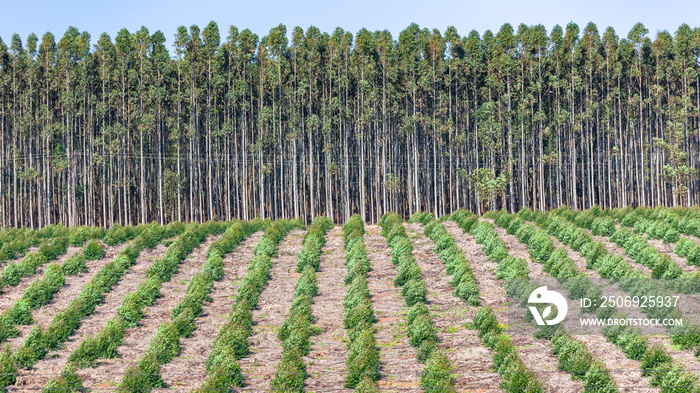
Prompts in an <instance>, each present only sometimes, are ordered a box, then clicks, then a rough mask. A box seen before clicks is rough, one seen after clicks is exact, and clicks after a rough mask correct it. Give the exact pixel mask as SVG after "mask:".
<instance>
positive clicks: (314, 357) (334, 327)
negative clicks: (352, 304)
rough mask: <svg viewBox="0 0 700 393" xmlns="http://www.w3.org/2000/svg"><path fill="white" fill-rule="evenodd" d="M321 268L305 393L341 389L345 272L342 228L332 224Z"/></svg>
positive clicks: (343, 356)
mask: <svg viewBox="0 0 700 393" xmlns="http://www.w3.org/2000/svg"><path fill="white" fill-rule="evenodd" d="M320 263H321V268H320V270H319V272H318V273H316V278H317V280H318V295H317V296H316V297H315V298H314V304H313V305H312V306H311V311H312V313H313V315H314V317H315V318H316V322H315V325H316V326H317V327H319V328H320V329H321V333H320V334H319V335H317V336H315V337H313V338H312V339H311V345H312V346H311V352H310V353H309V356H307V357H306V358H305V359H304V360H305V361H306V371H307V372H308V374H309V377H308V378H307V379H306V381H305V382H304V390H305V391H308V392H326V391H330V390H333V391H345V392H351V391H352V389H345V388H343V378H344V377H345V374H346V370H347V367H346V364H345V363H346V361H347V357H348V351H347V347H346V345H347V340H348V339H347V334H346V332H345V329H344V327H343V314H344V309H343V298H344V297H345V293H346V291H347V287H346V286H345V285H343V279H344V277H345V275H346V274H347V268H346V267H345V252H344V243H343V229H342V227H339V226H338V227H335V228H333V229H332V230H330V231H329V232H328V233H327V234H326V244H325V246H324V247H323V248H322V249H321V257H320Z"/></svg>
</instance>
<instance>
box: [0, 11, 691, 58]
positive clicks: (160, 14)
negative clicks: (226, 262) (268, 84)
mask: <svg viewBox="0 0 700 393" xmlns="http://www.w3.org/2000/svg"><path fill="white" fill-rule="evenodd" d="M0 15H1V16H0V20H2V22H1V23H0V37H2V39H3V41H5V42H6V43H8V42H9V41H10V37H11V35H12V34H13V33H18V34H20V36H21V37H22V41H23V42H26V37H27V36H28V35H29V33H32V32H34V33H36V34H37V36H39V38H41V36H42V35H43V34H44V33H45V32H46V31H51V32H52V33H53V34H54V35H55V36H56V37H57V40H58V39H60V37H62V36H63V33H64V32H65V31H66V29H67V28H68V26H71V25H72V26H75V27H77V28H78V29H80V30H81V31H84V30H86V31H88V32H89V33H90V34H91V35H92V40H91V43H92V44H94V43H95V42H96V41H97V38H98V37H99V36H100V34H101V33H102V32H107V33H109V34H110V35H111V36H112V38H114V37H115V35H116V33H117V32H118V31H119V30H120V29H121V28H122V27H126V28H127V29H128V30H129V31H131V32H134V31H136V30H137V29H139V28H140V27H141V26H142V25H144V26H146V27H147V28H148V29H149V31H150V32H151V33H153V32H155V31H156V30H161V31H163V33H164V34H165V37H166V38H167V40H168V42H167V45H168V47H170V46H171V45H172V41H173V34H174V33H175V30H176V28H177V27H178V26H180V25H185V26H188V27H189V26H190V25H192V24H197V25H199V26H200V27H201V28H204V27H205V26H206V25H207V23H209V21H211V20H214V21H216V22H217V23H218V25H219V29H220V31H221V36H222V40H223V39H225V37H226V35H227V34H228V29H229V26H230V25H235V26H237V27H238V28H239V29H243V28H249V29H251V30H252V31H253V32H254V33H256V34H258V35H259V36H263V35H265V34H267V32H268V31H269V30H270V28H271V27H273V26H276V25H277V24H279V23H284V24H286V25H287V30H288V31H291V28H292V27H294V26H301V27H302V28H303V29H304V30H306V28H308V27H309V26H310V25H315V26H317V27H318V28H319V29H321V30H322V31H325V32H329V33H330V32H332V31H333V30H334V29H335V27H342V28H343V29H345V30H348V31H350V32H352V33H356V32H357V31H358V30H359V29H360V28H362V27H365V28H367V29H369V30H384V29H387V30H389V31H390V32H391V33H392V34H393V36H394V38H397V37H398V34H399V32H400V31H401V30H403V29H404V28H405V27H406V26H408V25H409V24H410V23H411V22H416V23H418V24H419V25H420V26H421V27H428V28H438V29H439V30H440V31H442V32H444V31H445V28H446V27H447V26H450V25H453V26H455V27H456V28H457V30H458V32H459V34H460V35H466V34H468V33H469V31H471V30H472V29H475V30H477V31H478V32H479V33H480V34H483V32H484V31H486V30H487V29H490V30H492V31H494V32H495V31H498V29H499V28H500V26H501V25H502V24H503V23H506V22H509V23H511V24H512V25H513V27H514V28H516V29H517V25H519V24H520V23H525V24H528V25H532V24H538V23H541V24H543V25H544V26H545V27H546V28H547V31H548V32H549V31H550V30H551V29H552V27H553V26H554V25H555V24H559V25H561V26H562V27H564V26H565V25H566V24H567V23H569V22H570V21H573V22H576V23H578V24H579V27H580V28H581V30H583V27H585V25H586V24H587V23H588V22H589V21H592V22H594V23H596V24H597V25H598V30H599V31H600V32H601V33H602V32H603V31H604V30H605V28H606V27H607V26H612V27H613V28H615V30H616V32H617V34H618V36H621V37H625V36H627V33H628V31H629V30H630V28H631V27H632V26H633V25H634V24H635V23H636V22H642V23H644V24H645V26H646V27H647V28H648V29H649V32H650V33H649V35H650V36H651V38H652V39H653V38H654V37H655V36H656V32H657V31H660V30H668V31H669V32H671V33H674V32H675V31H676V29H677V28H678V26H679V25H680V24H681V23H687V24H689V25H690V26H691V27H696V26H698V25H699V24H700V20H699V18H698V15H700V1H698V0H694V1H693V0H676V1H664V2H662V1H651V0H634V1H631V0H625V1H615V0H589V1H584V0H581V1H561V0H560V1H553V0H536V1H516V0H507V1H495V0H481V1H455V0H426V1H398V0H391V1H380V0H345V1H337V0H326V1H322V0H313V1H292V0H289V1H280V0H275V1H261V2H255V1H251V0H249V1H238V0H236V1H223V0H196V1H185V0H173V1H164V0H121V1H96V0H93V1H84V0H68V1H57V0H53V1H31V0H25V1H21V0H0Z"/></svg>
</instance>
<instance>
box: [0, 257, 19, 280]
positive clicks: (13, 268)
mask: <svg viewBox="0 0 700 393" xmlns="http://www.w3.org/2000/svg"><path fill="white" fill-rule="evenodd" d="M22 276H24V271H23V270H22V269H21V268H20V267H19V266H17V264H15V263H14V262H12V261H10V262H8V263H7V265H5V268H4V269H3V270H2V273H0V279H2V282H3V284H4V285H10V286H15V285H17V284H19V281H20V279H21V278H22Z"/></svg>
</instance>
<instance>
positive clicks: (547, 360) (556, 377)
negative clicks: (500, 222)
mask: <svg viewBox="0 0 700 393" xmlns="http://www.w3.org/2000/svg"><path fill="white" fill-rule="evenodd" d="M445 226H446V227H447V229H448V231H449V232H450V233H451V234H452V236H453V237H454V238H455V243H456V244H457V246H459V247H460V248H461V249H462V252H464V256H465V257H466V258H467V260H468V261H469V262H470V265H471V266H472V269H473V270H474V274H475V275H476V277H477V281H478V287H479V292H480V293H481V297H482V298H484V299H485V300H486V302H484V305H489V304H490V303H491V304H494V303H495V305H496V306H500V309H499V310H498V311H496V310H494V311H496V315H497V316H498V318H499V321H501V323H507V318H506V315H505V314H506V313H507V304H506V303H505V302H506V301H507V300H506V299H507V296H506V291H505V288H504V287H503V284H504V283H503V282H502V281H501V280H496V264H494V263H492V262H490V261H489V262H490V263H491V265H490V266H489V267H488V268H486V269H484V268H483V267H481V266H482V265H483V261H485V260H488V257H487V256H486V255H485V254H484V252H483V250H482V246H481V245H480V244H477V243H476V240H475V239H474V236H472V235H469V234H466V233H463V231H462V229H461V228H459V226H457V224H456V223H454V222H450V221H448V222H445ZM509 252H510V250H509ZM511 255H512V254H511ZM513 256H515V255H513ZM482 288H484V290H485V291H487V292H483V291H482ZM489 297H495V299H498V300H497V301H496V302H493V301H491V302H489V301H488V299H489ZM511 339H512V342H513V345H515V347H516V349H517V351H518V355H519V357H520V359H521V360H522V361H523V363H524V364H525V365H526V367H528V369H529V370H530V371H532V372H533V373H535V375H536V376H537V379H538V380H539V381H540V382H542V384H543V385H544V386H545V388H546V390H547V391H548V392H552V393H554V392H580V391H581V390H582V389H583V385H582V384H581V381H578V380H573V379H572V378H571V375H570V374H568V373H565V372H563V371H558V365H559V361H558V359H557V358H556V357H555V356H554V355H553V354H552V346H551V343H550V342H549V341H546V340H537V339H535V338H534V337H532V336H527V335H513V336H512V337H511Z"/></svg>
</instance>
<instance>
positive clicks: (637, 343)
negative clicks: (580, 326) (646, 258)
mask: <svg viewBox="0 0 700 393" xmlns="http://www.w3.org/2000/svg"><path fill="white" fill-rule="evenodd" d="M490 216H491V217H493V218H494V219H495V222H496V223H497V225H499V226H501V227H503V228H506V229H507V231H508V233H509V234H513V235H516V236H517V237H518V239H519V240H520V241H521V242H522V243H525V244H527V245H528V249H529V252H530V254H531V255H532V257H533V260H535V261H537V262H539V263H542V264H543V267H544V270H545V272H547V273H548V274H549V275H550V276H552V277H554V278H556V279H557V280H558V281H559V282H560V283H561V285H562V287H563V288H564V290H565V291H566V292H567V293H568V295H569V297H570V298H571V299H577V298H581V297H588V298H596V297H599V296H600V295H601V294H602V290H601V288H599V287H597V286H595V285H593V283H592V282H591V281H590V278H589V277H588V275H586V274H585V273H584V272H581V271H579V270H578V267H577V266H576V265H575V263H574V262H573V261H572V260H571V259H570V258H569V257H568V254H567V251H566V249H564V248H560V249H557V250H555V247H554V244H553V242H552V240H551V238H550V235H552V236H555V237H556V238H557V239H559V240H560V241H561V242H562V243H564V244H566V245H569V246H570V247H571V248H572V249H573V250H574V251H577V252H579V253H580V254H581V256H583V257H584V258H585V259H586V261H587V266H586V267H587V268H588V269H591V270H595V271H597V272H598V273H599V274H600V276H601V277H602V278H604V279H608V280H610V281H611V282H613V283H614V282H618V283H619V285H620V289H621V290H623V291H625V292H628V293H629V294H630V295H632V296H642V295H649V296H655V295H663V294H664V293H663V292H662V290H660V289H658V287H657V285H656V284H654V283H653V282H651V281H649V280H645V279H640V278H645V276H644V275H643V274H642V273H641V272H640V271H639V270H637V269H635V268H634V267H632V266H630V265H629V264H628V263H627V262H626V261H624V260H623V259H622V258H621V257H620V256H618V255H613V254H611V253H609V252H608V251H607V250H606V249H605V247H604V246H603V244H602V243H600V242H597V241H595V240H593V239H592V238H591V236H590V235H589V234H588V232H587V231H585V230H583V229H582V228H578V227H576V226H575V225H574V224H573V223H571V222H568V221H565V220H562V219H561V218H560V217H557V216H549V215H547V214H544V213H541V212H532V211H528V210H522V211H521V212H519V213H518V214H517V215H516V216H513V215H510V214H507V213H504V212H497V213H491V214H490ZM526 221H535V222H537V223H538V224H539V225H540V226H541V227H543V228H545V229H544V230H542V229H539V230H538V229H537V228H536V227H535V226H534V225H532V224H530V223H527V222H526ZM642 311H643V312H645V313H646V314H647V316H648V317H649V318H679V317H682V315H681V314H680V312H679V311H678V310H674V309H673V308H671V307H654V308H643V309H642ZM582 312H585V313H591V314H595V315H596V316H597V317H598V318H602V319H606V318H611V317H613V318H626V317H627V316H626V315H624V314H622V313H620V312H619V311H617V310H616V309H615V308H614V307H600V305H599V304H593V305H592V306H591V307H589V308H583V309H582ZM602 333H603V335H604V336H605V337H606V339H607V340H608V341H610V342H612V343H613V344H615V345H616V346H617V347H618V348H619V349H620V350H621V351H622V352H623V353H624V354H625V356H626V357H628V358H629V359H631V360H635V361H639V362H640V363H639V365H640V369H641V372H642V375H643V376H647V377H651V380H650V382H651V384H652V385H654V386H658V387H660V388H661V391H662V392H694V391H697V390H698V388H699V387H700V384H699V383H698V379H697V377H696V376H695V375H694V374H692V373H689V372H687V371H684V369H683V366H682V365H680V364H677V363H675V362H674V361H673V358H672V357H671V355H670V354H669V353H668V352H667V351H666V350H665V349H664V347H663V346H662V345H660V344H656V345H650V344H649V342H648V340H647V337H645V336H643V335H641V333H640V331H639V330H638V329H636V328H634V327H631V326H605V327H604V328H603V329H602ZM671 333H672V334H671V339H672V341H673V342H674V343H676V344H678V345H681V346H684V347H689V346H692V345H694V344H693V342H694V341H695V338H694V337H693V335H689V334H685V332H675V333H673V331H672V332H671ZM547 334H549V333H547Z"/></svg>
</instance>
